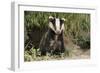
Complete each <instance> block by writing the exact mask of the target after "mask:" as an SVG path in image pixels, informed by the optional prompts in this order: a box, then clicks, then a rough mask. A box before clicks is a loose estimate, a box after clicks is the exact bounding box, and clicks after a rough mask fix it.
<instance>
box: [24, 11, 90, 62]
mask: <svg viewBox="0 0 100 73" xmlns="http://www.w3.org/2000/svg"><path fill="white" fill-rule="evenodd" d="M50 15H51V16H54V17H60V18H65V20H66V21H65V31H64V36H65V39H64V40H66V39H68V40H69V42H72V43H73V44H74V45H77V46H79V47H80V49H82V50H84V49H90V14H85V13H57V12H37V11H25V12H24V26H25V27H24V42H25V43H24V48H25V52H24V57H25V61H32V60H41V57H39V56H38V57H37V55H36V53H39V52H38V50H39V43H40V40H41V38H42V36H43V34H44V33H45V32H46V31H47V29H48V22H49V21H48V18H49V16H50ZM66 45H67V44H66ZM71 46H72V45H71ZM66 48H71V47H66ZM74 48H75V47H74ZM71 53H72V51H67V56H68V55H69V54H71ZM42 58H43V57H42Z"/></svg>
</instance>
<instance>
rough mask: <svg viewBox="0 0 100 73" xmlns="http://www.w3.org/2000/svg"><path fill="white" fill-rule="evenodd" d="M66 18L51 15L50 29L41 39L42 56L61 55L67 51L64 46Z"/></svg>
mask: <svg viewBox="0 0 100 73" xmlns="http://www.w3.org/2000/svg"><path fill="white" fill-rule="evenodd" d="M64 21H65V19H64V18H58V17H53V16H49V24H48V30H47V31H46V33H45V34H44V36H43V37H42V39H41V41H40V45H39V48H40V52H41V56H43V55H46V54H47V53H49V54H50V55H60V54H61V53H64V52H65V47H64V39H63V36H64Z"/></svg>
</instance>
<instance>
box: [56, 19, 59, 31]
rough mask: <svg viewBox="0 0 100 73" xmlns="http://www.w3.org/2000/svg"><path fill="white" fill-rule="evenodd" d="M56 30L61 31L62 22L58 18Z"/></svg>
mask: <svg viewBox="0 0 100 73" xmlns="http://www.w3.org/2000/svg"><path fill="white" fill-rule="evenodd" d="M56 30H57V31H60V20H59V19H58V18H57V19H56Z"/></svg>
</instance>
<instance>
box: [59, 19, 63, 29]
mask: <svg viewBox="0 0 100 73" xmlns="http://www.w3.org/2000/svg"><path fill="white" fill-rule="evenodd" d="M63 23H64V21H63V20H61V19H60V29H61V27H62V24H63Z"/></svg>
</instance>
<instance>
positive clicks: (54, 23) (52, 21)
mask: <svg viewBox="0 0 100 73" xmlns="http://www.w3.org/2000/svg"><path fill="white" fill-rule="evenodd" d="M51 23H52V24H53V27H54V29H56V19H55V18H54V19H52V20H51Z"/></svg>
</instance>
